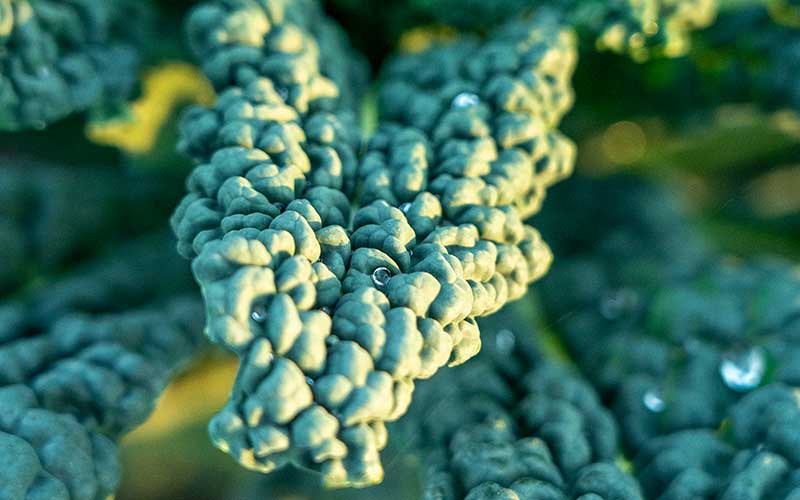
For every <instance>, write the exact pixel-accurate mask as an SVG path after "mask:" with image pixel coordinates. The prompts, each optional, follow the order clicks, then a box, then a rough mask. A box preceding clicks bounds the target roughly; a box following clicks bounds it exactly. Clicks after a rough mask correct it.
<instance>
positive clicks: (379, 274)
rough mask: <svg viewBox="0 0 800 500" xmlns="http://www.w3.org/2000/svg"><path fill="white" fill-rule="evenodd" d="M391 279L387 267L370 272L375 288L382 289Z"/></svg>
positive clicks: (390, 272)
mask: <svg viewBox="0 0 800 500" xmlns="http://www.w3.org/2000/svg"><path fill="white" fill-rule="evenodd" d="M391 278H392V271H390V270H389V268H388V267H383V266H381V267H378V268H376V269H375V270H374V271H372V282H373V283H375V286H378V287H382V286H385V285H386V283H388V282H389V280H390V279H391Z"/></svg>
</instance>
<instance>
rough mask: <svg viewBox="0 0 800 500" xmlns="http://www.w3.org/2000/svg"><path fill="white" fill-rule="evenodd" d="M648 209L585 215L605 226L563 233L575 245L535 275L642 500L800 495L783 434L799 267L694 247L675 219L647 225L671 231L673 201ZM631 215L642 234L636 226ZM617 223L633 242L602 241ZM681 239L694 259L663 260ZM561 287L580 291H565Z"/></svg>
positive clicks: (791, 409) (788, 436)
mask: <svg viewBox="0 0 800 500" xmlns="http://www.w3.org/2000/svg"><path fill="white" fill-rule="evenodd" d="M615 184H616V186H615ZM594 186H595V189H594V191H595V193H596V194H600V193H604V194H608V193H617V195H619V194H620V191H619V188H620V187H621V186H627V189H628V192H629V193H636V192H637V191H638V193H640V194H641V193H646V192H650V194H651V197H649V198H648V197H644V198H641V197H639V196H638V195H636V194H634V195H631V196H628V197H624V196H617V197H616V198H615V203H618V204H619V206H621V207H625V206H627V207H630V208H629V209H631V210H632V209H635V207H642V208H643V207H646V206H659V205H661V206H664V205H663V200H664V199H665V198H664V195H663V194H662V195H659V194H658V193H656V192H654V191H652V190H650V189H647V188H639V189H638V190H635V189H631V187H632V186H631V184H630V182H624V181H623V182H618V181H612V182H606V185H605V186H604V185H603V183H594ZM659 199H661V200H662V201H659ZM573 208H575V207H573ZM658 212H659V211H656V212H650V213H649V214H648V215H642V214H643V212H641V211H640V212H639V214H640V215H638V216H634V217H631V218H630V219H629V221H630V224H622V225H617V224H615V223H614V222H612V223H611V224H606V223H605V222H608V220H606V221H603V220H597V218H595V220H596V222H597V224H598V225H597V227H596V230H598V231H601V232H603V231H607V233H606V234H607V236H605V237H599V238H597V239H595V240H593V241H592V240H588V239H587V240H586V241H584V242H582V243H580V244H579V243H576V242H572V248H573V250H574V252H573V253H572V254H570V253H569V252H566V253H564V254H562V255H563V259H562V261H561V266H560V269H557V270H555V271H554V272H553V273H552V274H551V276H550V277H549V278H548V280H545V282H544V283H543V287H542V297H543V299H544V302H545V305H546V308H547V309H548V312H549V313H550V317H551V318H552V319H553V320H554V321H555V322H556V325H557V328H558V329H559V330H560V331H561V332H563V334H564V339H565V340H566V342H567V345H568V347H569V348H570V350H571V352H572V353H573V354H574V355H575V357H576V359H577V361H578V364H579V366H580V367H581V369H582V370H583V371H584V372H585V373H586V374H587V376H588V377H590V378H591V379H592V380H593V381H595V383H596V385H597V386H598V387H599V389H600V390H601V392H602V393H603V394H604V397H605V398H607V399H608V400H609V401H611V404H612V408H613V411H614V413H615V416H616V417H617V419H618V421H619V423H620V427H621V429H623V432H622V436H623V442H624V443H625V445H626V447H627V449H628V451H629V452H630V455H631V456H633V457H635V466H636V473H637V476H639V478H640V479H641V482H642V485H643V488H644V491H645V493H646V494H647V495H648V497H654V498H675V499H689V498H703V499H716V498H720V499H722V498H725V499H732V498H748V499H751V498H752V499H756V498H775V499H777V498H781V499H784V498H794V497H793V496H792V495H797V494H798V493H800V490H797V487H798V486H797V482H796V478H797V477H798V475H797V461H796V454H797V453H798V449H799V448H798V446H797V441H796V436H795V435H794V434H793V433H796V429H800V418H799V417H800V413H798V404H800V400H798V399H797V394H798V393H797V391H796V389H793V388H794V387H797V386H799V385H800V372H798V368H797V367H798V361H799V360H800V301H799V300H798V299H799V298H800V273H799V272H798V268H797V266H796V265H795V264H793V263H791V262H787V261H784V260H779V259H755V260H751V261H748V262H742V261H738V260H736V259H733V258H725V257H719V256H717V255H715V254H713V253H711V252H708V251H707V249H706V250H702V249H703V247H704V245H703V244H702V243H699V242H693V241H692V240H693V239H694V238H696V237H695V236H694V235H693V232H692V231H691V229H689V228H687V227H685V226H686V221H683V222H682V224H683V225H684V228H683V229H680V230H679V231H676V232H673V231H672V230H671V229H665V230H664V231H663V232H664V234H681V233H682V234H683V239H682V243H681V242H679V241H676V240H673V239H672V237H666V238H665V237H664V235H663V234H661V231H660V230H658V229H657V228H658V227H659V226H658V225H657V224H656V223H657V222H658V221H659V220H661V222H662V223H664V224H662V226H661V227H667V228H668V227H670V225H671V224H673V223H676V222H677V223H681V222H680V221H681V219H680V217H679V215H678V213H677V212H675V211H671V212H670V211H660V214H659V213H658ZM590 216H591V217H594V213H592V214H589V213H588V212H586V211H584V214H583V215H579V216H578V217H577V218H578V220H582V219H583V218H584V217H590ZM611 219H612V220H613V218H611ZM637 220H640V221H647V226H648V227H651V228H653V229H654V230H653V232H652V233H651V234H648V233H647V232H638V231H636V228H637V224H636V221H637ZM626 232H627V233H629V234H628V238H622V239H621V241H625V240H629V241H632V240H631V238H632V237H634V235H638V239H639V241H641V242H643V243H644V244H643V245H641V246H629V245H625V246H623V247H619V246H615V245H612V244H611V243H612V242H613V241H614V240H617V239H618V238H620V235H622V234H624V233H626ZM670 242H672V243H670ZM677 243H681V244H682V246H681V245H677ZM688 248H694V249H696V250H692V251H691V252H690V253H689V254H688V255H690V256H691V255H694V258H690V259H688V260H683V261H680V260H679V259H671V256H672V257H674V256H681V255H687V254H686V250H687V249H688ZM609 249H617V251H611V252H609ZM619 249H624V251H622V252H620V251H618V250H619ZM632 251H633V252H635V253H636V255H635V256H634V257H633V258H631V252H632ZM687 262H692V265H691V266H690V267H688V268H687V267H686V263H687ZM654 278H655V281H654ZM565 288H569V289H570V290H580V291H581V292H580V293H579V294H576V295H574V296H571V297H567V295H566V294H564V293H563V292H561V290H564V289H565ZM773 408H774V410H773ZM790 429H791V430H790Z"/></svg>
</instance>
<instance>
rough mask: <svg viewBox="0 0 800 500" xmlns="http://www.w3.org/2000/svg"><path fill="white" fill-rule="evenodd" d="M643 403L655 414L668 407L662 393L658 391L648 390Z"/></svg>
mask: <svg viewBox="0 0 800 500" xmlns="http://www.w3.org/2000/svg"><path fill="white" fill-rule="evenodd" d="M642 403H644V406H645V408H647V409H648V410H650V411H652V412H653V413H661V412H662V411H664V407H665V406H666V403H664V398H663V397H662V396H661V391H660V390H658V389H648V390H647V392H645V393H644V396H642Z"/></svg>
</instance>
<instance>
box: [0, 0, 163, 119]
mask: <svg viewBox="0 0 800 500" xmlns="http://www.w3.org/2000/svg"><path fill="white" fill-rule="evenodd" d="M143 5H144V4H143V3H139V2H130V1H128V0H112V1H107V0H106V1H104V0H79V1H74V2H67V3H65V2H59V1H53V0H2V1H0V49H2V56H0V75H2V76H0V129H4V130H16V129H27V128H44V127H45V126H46V125H47V124H49V123H51V122H54V121H56V120H59V119H61V118H63V117H65V116H67V115H68V114H70V113H73V112H76V111H82V110H85V109H87V108H89V107H90V106H93V105H95V104H97V103H98V102H100V101H106V102H113V101H115V100H120V99H123V98H125V97H126V96H127V95H128V94H129V93H130V91H131V90H132V88H133V86H134V85H135V82H136V71H137V66H138V60H139V56H138V53H137V46H138V45H139V43H140V42H141V40H140V36H141V35H140V34H141V32H144V31H146V27H145V25H146V18H147V15H146V13H145V12H146V7H144V6H143ZM137 30H140V31H137Z"/></svg>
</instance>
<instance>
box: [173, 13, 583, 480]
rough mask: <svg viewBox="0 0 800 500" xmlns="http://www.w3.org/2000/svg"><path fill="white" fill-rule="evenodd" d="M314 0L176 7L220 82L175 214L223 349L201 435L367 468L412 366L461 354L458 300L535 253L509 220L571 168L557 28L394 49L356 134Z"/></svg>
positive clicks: (488, 303) (524, 276)
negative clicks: (231, 368) (222, 371)
mask: <svg viewBox="0 0 800 500" xmlns="http://www.w3.org/2000/svg"><path fill="white" fill-rule="evenodd" d="M317 9H318V7H317V6H316V4H315V3H313V2H292V3H283V2H278V1H267V0H265V1H260V2H253V1H227V2H211V3H208V4H205V5H203V6H200V7H198V8H197V9H196V10H195V11H194V13H193V14H192V15H191V16H190V19H189V21H188V30H189V38H190V40H192V44H193V46H194V47H195V51H196V52H197V55H198V56H199V57H200V59H201V60H202V61H203V66H204V70H205V71H206V72H207V74H208V75H209V77H210V78H211V80H212V82H214V84H215V85H216V86H217V88H218V89H219V91H220V98H219V100H218V102H217V104H216V105H215V106H214V107H213V108H212V109H201V108H195V109H194V110H192V111H190V112H189V113H188V114H187V116H186V118H185V120H184V124H183V134H182V135H183V137H182V141H181V149H182V150H184V151H185V152H187V153H188V154H189V155H191V156H193V157H194V158H195V159H197V160H198V161H200V162H201V165H200V166H199V167H197V168H196V169H195V171H194V172H193V173H192V174H191V176H190V178H189V180H188V187H189V190H190V194H189V195H187V196H186V198H185V199H184V200H183V202H182V203H181V204H180V206H179V207H178V208H177V210H176V212H175V214H174V216H173V219H172V223H173V228H174V230H175V232H176V234H177V235H178V237H179V250H180V252H181V253H182V254H183V255H184V256H186V257H189V258H192V259H193V269H194V274H195V277H196V278H197V280H198V282H199V283H200V285H201V288H202V290H203V295H204V299H205V301H206V307H207V333H208V335H209V337H210V338H211V339H212V340H214V341H216V342H219V343H222V344H223V345H225V346H226V347H228V348H229V349H231V350H233V351H234V352H236V353H237V354H238V355H239V356H240V358H241V365H240V370H239V376H238V378H237V382H236V384H235V387H234V388H233V391H232V393H231V399H230V402H229V404H228V405H227V406H226V407H225V408H224V409H223V410H222V411H221V412H220V413H219V414H218V415H217V416H216V417H215V418H214V419H213V421H212V423H211V425H210V431H211V435H212V439H213V440H214V441H215V443H216V444H217V445H218V446H219V447H221V448H222V449H224V450H226V451H228V452H229V453H231V454H232V455H233V456H234V457H235V458H237V460H239V461H240V462H241V463H242V464H244V465H245V466H248V467H250V468H254V469H257V470H261V471H270V470H272V469H274V468H275V467H278V466H281V465H283V464H285V463H287V462H293V463H295V464H299V465H302V466H305V467H308V468H312V469H315V470H319V471H320V472H321V473H322V475H323V478H324V480H325V482H326V483H327V484H329V485H334V486H342V485H366V484H371V483H375V482H377V481H380V479H381V478H382V474H383V472H382V467H381V464H380V458H379V451H380V450H381V449H382V448H383V447H384V446H385V443H386V430H385V427H384V424H385V422H387V421H390V420H395V419H397V418H398V417H400V416H401V415H402V414H403V413H405V411H406V408H407V406H408V404H409V402H410V400H411V393H412V391H413V387H414V381H415V380H416V379H419V378H427V377H430V376H431V375H433V374H434V373H435V372H436V371H437V369H438V368H439V367H441V366H443V365H445V364H457V363H460V362H462V361H464V360H466V359H468V358H469V357H471V356H473V355H474V354H475V353H476V352H477V351H478V349H479V348H480V337H479V332H478V328H477V324H476V323H475V320H474V318H475V317H476V316H481V315H486V314H489V313H491V312H494V311H496V310H497V309H499V308H500V307H501V306H502V305H503V304H504V303H505V302H507V301H509V300H512V299H515V298H518V297H520V296H521V295H522V294H523V293H524V292H525V289H526V287H527V284H528V283H530V282H531V281H532V280H534V279H536V278H538V277H540V276H541V275H542V274H543V273H544V272H545V271H546V269H547V267H548V266H549V262H550V259H551V255H550V252H549V249H548V248H547V246H546V245H544V243H543V242H542V241H541V238H540V237H539V234H538V233H537V232H536V231H535V230H534V229H533V228H532V227H530V226H527V225H526V224H524V223H523V222H522V219H523V218H524V217H526V216H528V215H530V214H532V213H534V212H535V211H536V210H538V206H539V203H540V202H541V197H542V196H543V194H544V190H545V188H546V187H547V186H549V185H550V184H552V183H554V182H556V181H557V180H559V179H561V178H562V177H564V176H565V175H567V174H568V173H569V171H570V170H571V166H572V161H573V157H574V151H573V146H572V145H571V143H570V142H569V141H568V140H566V139H565V138H564V137H563V136H561V135H560V134H559V133H558V132H557V131H555V126H556V125H557V123H558V120H559V118H560V116H561V115H562V114H563V113H564V112H565V111H566V110H567V109H568V107H569V105H570V103H571V98H572V96H571V91H570V90H569V82H568V80H569V77H570V74H571V71H572V67H573V65H574V61H575V53H574V39H573V37H572V36H571V35H570V34H569V32H567V31H564V30H562V29H560V28H558V27H557V26H555V25H553V24H552V22H551V21H549V20H540V21H537V22H528V23H520V24H511V25H509V26H507V27H505V28H503V29H501V30H499V31H498V32H497V33H496V34H494V35H493V36H491V37H490V38H488V39H487V40H477V39H476V40H464V41H462V42H458V43H457V44H455V45H451V46H447V47H442V48H439V47H437V48H434V49H432V50H431V51H430V52H428V53H424V54H415V55H410V56H406V57H399V58H397V59H395V60H394V61H393V62H392V63H390V65H389V66H388V67H387V69H386V70H385V72H384V78H383V81H382V90H381V98H380V108H381V110H380V112H381V123H380V125H379V128H378V131H376V133H375V134H374V136H373V137H372V138H371V139H370V140H369V141H368V145H367V147H366V151H365V152H363V153H362V151H361V137H360V132H359V131H358V129H357V124H356V122H355V120H354V118H353V116H354V112H353V109H352V106H353V105H354V104H355V103H356V101H357V98H358V97H357V95H349V94H348V91H350V90H351V89H357V88H358V87H359V85H360V77H359V75H360V73H359V70H358V68H360V65H361V62H360V58H359V57H358V56H356V55H353V54H352V51H351V50H350V49H349V48H348V47H347V45H346V43H345V42H344V41H343V40H342V38H341V36H338V35H336V33H337V31H336V30H335V28H334V27H332V25H330V22H329V21H328V20H326V19H325V18H324V17H322V16H321V14H320V13H319V12H318V10H317ZM326 52H327V53H326ZM476 55H477V57H475V56H476ZM331 61H334V62H335V64H331ZM346 68H350V69H346ZM456 75H460V76H459V77H458V78H456V77H455V76H456ZM409 106H410V107H413V108H414V109H416V110H417V113H404V112H403V111H402V109H403V108H404V107H405V108H407V107H409Z"/></svg>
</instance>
